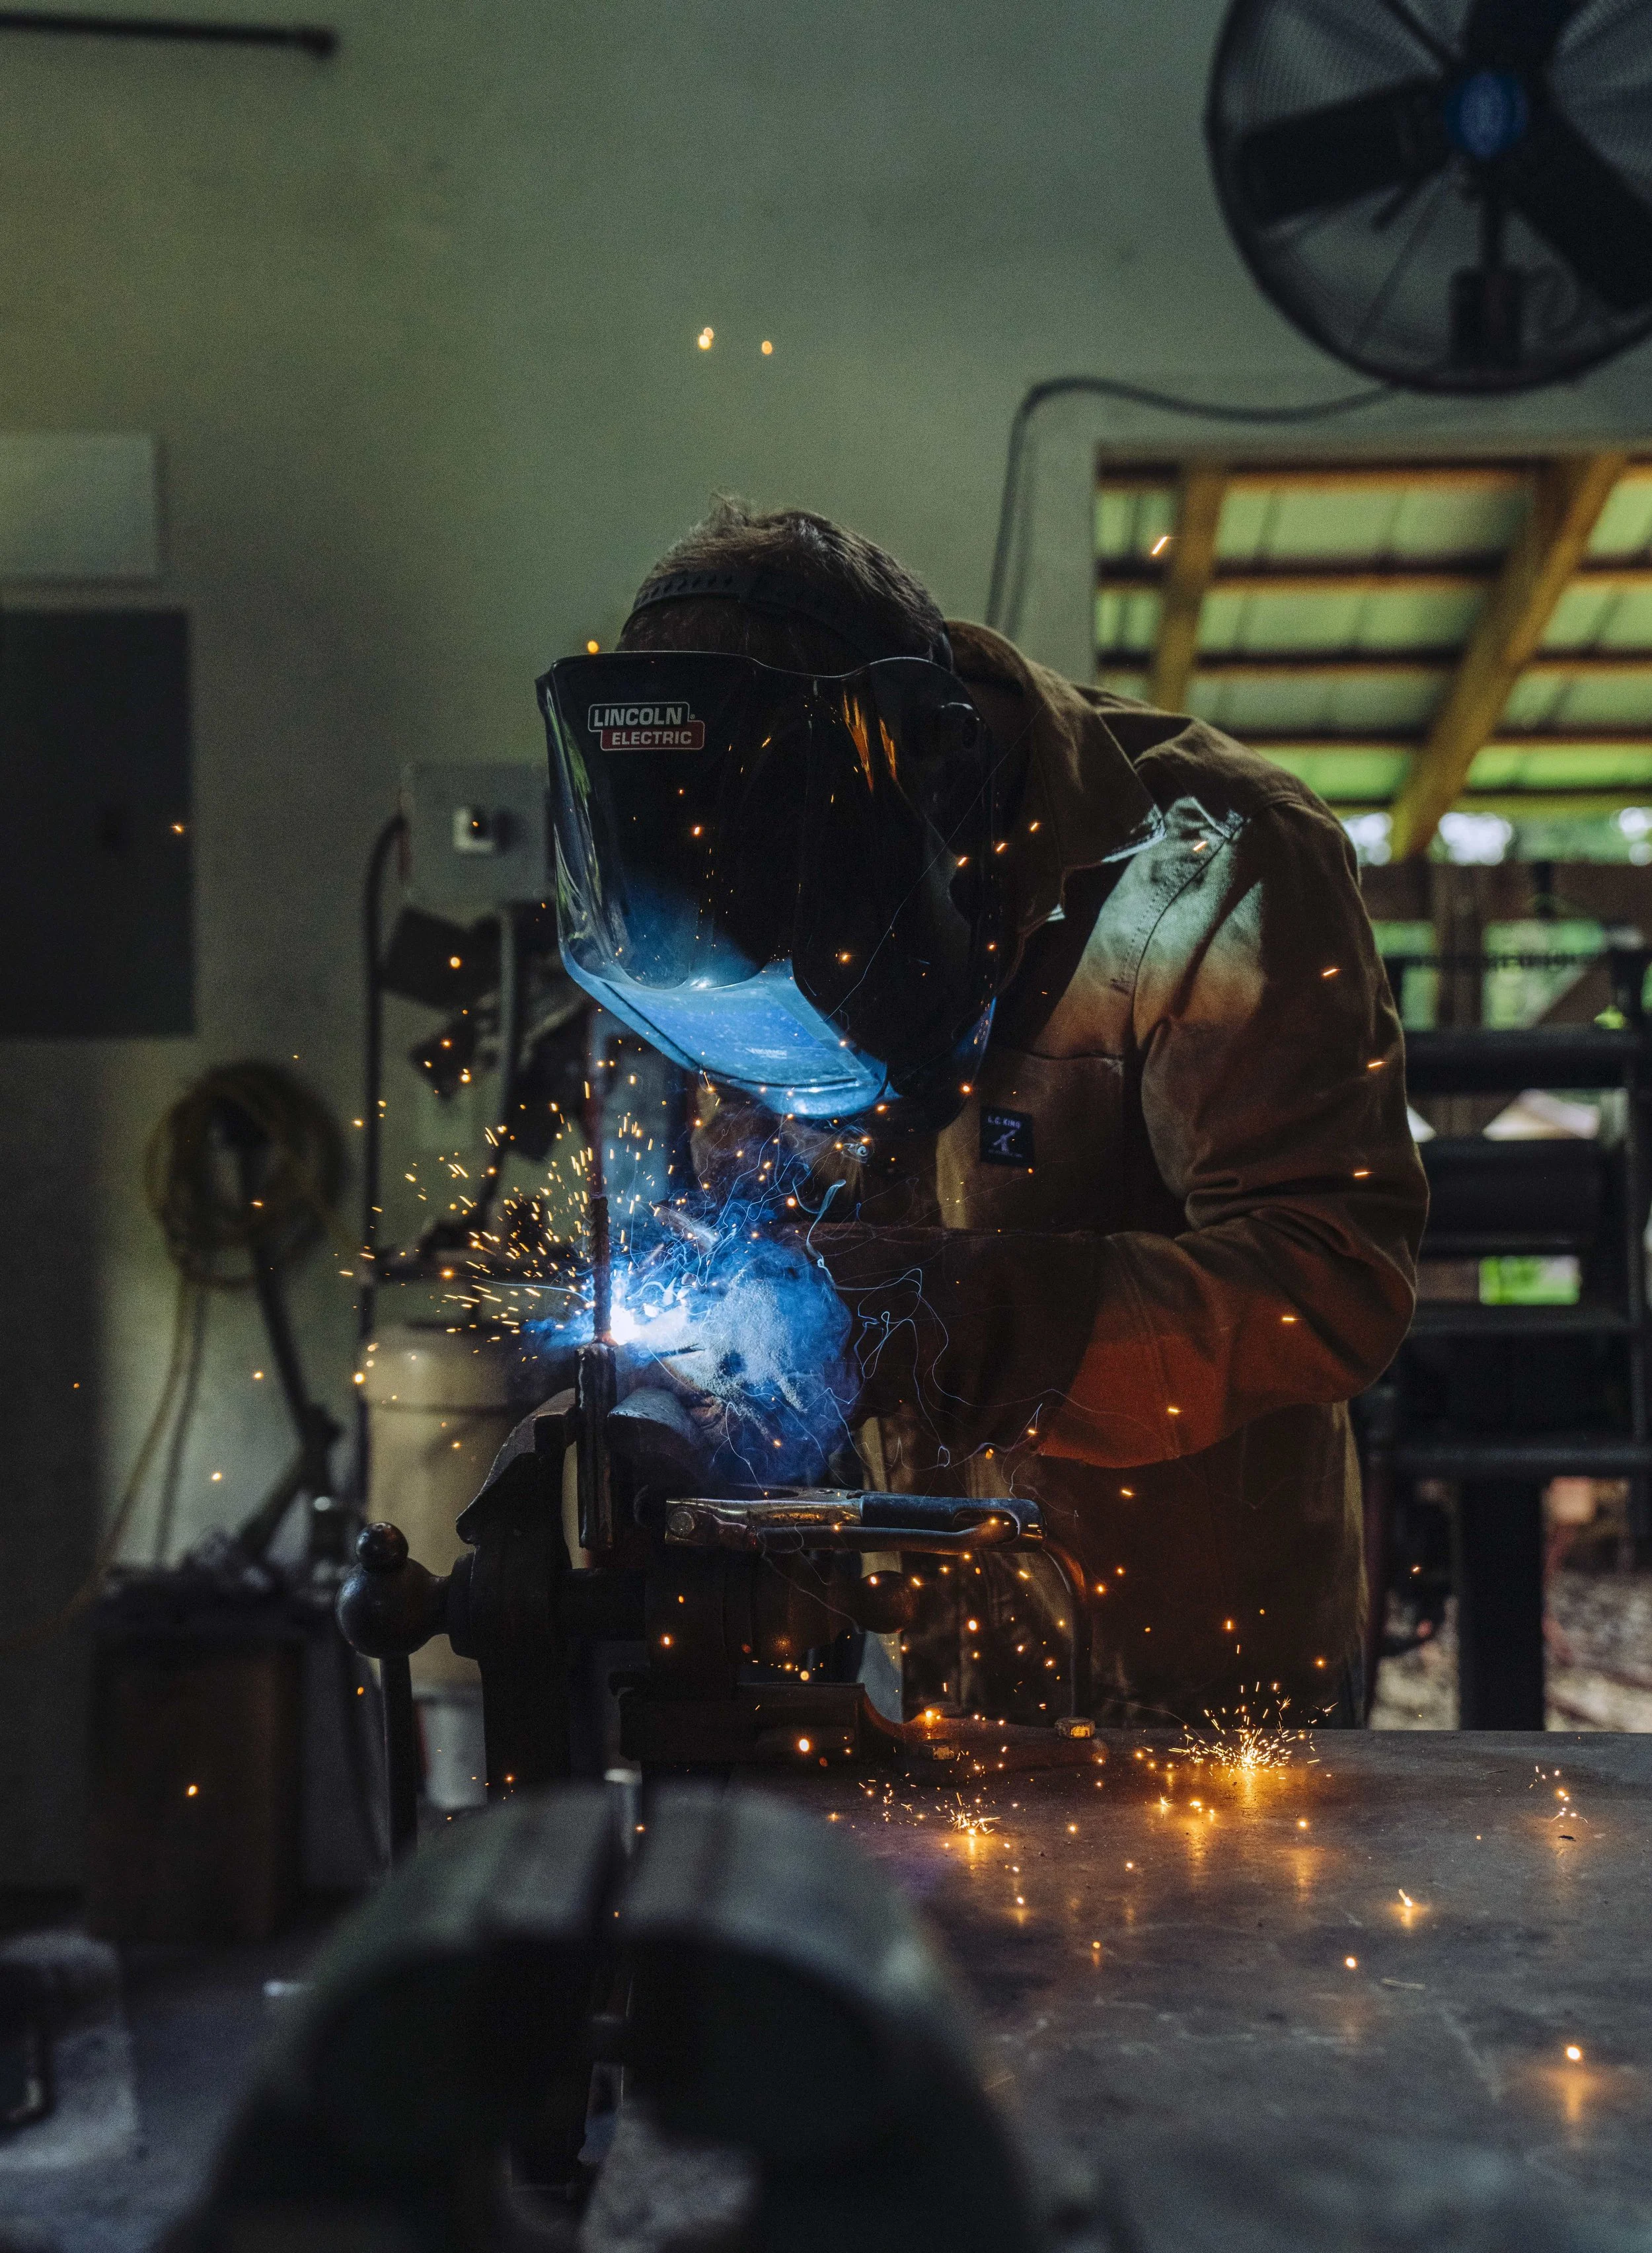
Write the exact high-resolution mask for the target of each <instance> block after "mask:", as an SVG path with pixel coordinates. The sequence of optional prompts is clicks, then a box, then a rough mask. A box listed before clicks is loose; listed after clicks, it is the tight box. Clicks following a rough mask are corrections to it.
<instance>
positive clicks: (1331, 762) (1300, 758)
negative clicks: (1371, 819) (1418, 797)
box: [1262, 751, 1406, 802]
mask: <svg viewBox="0 0 1652 2253" xmlns="http://www.w3.org/2000/svg"><path fill="white" fill-rule="evenodd" d="M1262 756H1263V757H1264V758H1266V759H1271V760H1272V763H1273V764H1274V765H1275V766H1276V767H1283V768H1284V769H1285V771H1286V773H1287V774H1293V775H1295V776H1296V778H1298V780H1299V781H1300V782H1305V783H1306V784H1307V786H1308V788H1309V789H1310V790H1316V791H1318V792H1319V794H1320V796H1321V798H1324V799H1331V800H1332V801H1333V802H1335V800H1337V799H1342V800H1343V801H1345V802H1346V801H1348V800H1349V799H1353V800H1355V801H1358V800H1360V799H1388V798H1391V797H1392V796H1393V794H1394V792H1396V791H1397V790H1398V788H1399V786H1400V785H1401V783H1402V782H1404V780H1405V767H1406V755H1405V752H1404V751H1278V752H1276V751H1264V752H1263V754H1262Z"/></svg>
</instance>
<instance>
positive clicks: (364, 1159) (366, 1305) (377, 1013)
mask: <svg viewBox="0 0 1652 2253" xmlns="http://www.w3.org/2000/svg"><path fill="white" fill-rule="evenodd" d="M407 834H408V818H407V816H406V814H405V813H393V814H392V815H391V817H390V819H389V820H388V821H387V822H386V823H385V825H384V827H383V828H382V829H381V830H380V832H379V834H378V835H377V837H375V838H374V840H373V850H372V852H371V853H369V854H368V855H367V868H366V875H365V877H364V878H363V880H362V888H361V943H362V959H363V968H364V970H365V973H366V1009H365V1012H364V1015H365V1028H364V1031H363V1036H362V1071H361V1081H362V1088H361V1142H362V1147H361V1264H360V1268H359V1273H360V1278H361V1280H360V1283H359V1287H358V1292H357V1298H356V1336H357V1337H358V1339H359V1342H360V1343H361V1344H362V1345H364V1346H365V1345H366V1343H367V1341H368V1340H369V1339H370V1338H371V1337H372V1336H373V1322H374V1320H375V1318H376V1316H377V1313H378V1298H379V1287H378V1277H377V1273H376V1271H375V1268H374V1265H373V1262H374V1260H375V1259H376V1258H377V1256H378V1251H379V1201H380V1187H381V1178H380V1177H381V1175H382V1171H383V1166H384V1110H383V1104H382V1091H383V1087H384V986H383V982H382V980H381V978H380V965H381V963H382V961H383V959H384V876H385V870H386V869H387V867H388V866H389V864H390V855H391V854H392V853H393V852H394V851H395V850H396V849H397V847H399V846H400V845H401V841H402V840H403V839H404V838H405V837H406V835H407ZM356 1391H357V1400H356V1475H355V1489H356V1497H355V1498H356V1501H357V1503H359V1505H360V1507H361V1508H362V1509H363V1510H365V1509H366V1504H367V1447H368V1441H367V1403H366V1398H365V1391H366V1388H365V1387H363V1386H360V1385H358V1387H357V1388H356Z"/></svg>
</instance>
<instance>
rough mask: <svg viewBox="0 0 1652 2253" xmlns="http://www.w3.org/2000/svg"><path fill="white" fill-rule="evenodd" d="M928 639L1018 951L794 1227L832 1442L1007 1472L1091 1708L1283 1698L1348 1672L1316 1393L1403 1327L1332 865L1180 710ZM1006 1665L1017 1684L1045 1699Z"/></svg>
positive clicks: (1347, 856) (1348, 1472) (1375, 1087)
mask: <svg viewBox="0 0 1652 2253" xmlns="http://www.w3.org/2000/svg"><path fill="white" fill-rule="evenodd" d="M951 634H952V641H953V650H954V655H955V661H956V663H957V666H958V670H959V672H960V673H962V675H963V677H964V678H965V680H966V681H967V682H968V683H969V685H970V688H971V692H972V694H973V695H974V696H975V698H976V700H977V701H978V702H979V704H980V706H981V707H982V708H983V710H984V711H985V712H986V715H987V717H988V719H989V720H990V722H992V724H993V728H994V730H995V732H996V733H997V735H998V736H999V738H1000V742H1003V743H1006V744H1011V745H1020V746H1021V748H1022V749H1023V750H1024V753H1025V756H1026V759H1027V769H1026V779H1025V783H1024V785H1023V788H1022V792H1021V799H1020V801H1019V804H1018V809H1017V812H1016V814H1015V816H1014V824H1013V827H1012V831H1011V836H1010V843H1009V847H1008V850H1007V854H1006V855H1005V861H1006V863H1007V881H1008V882H1009V885H1010V889H1011V898H1012V902H1013V906H1014V931H1015V933H1016V935H1017V936H1016V940H1015V944H1016V945H1018V946H1019V949H1020V955H1019V962H1018V966H1017V969H1016V972H1015V975H1014V980H1013V982H1012V983H1011V985H1010V986H1009V987H1008V989H1007V992H1006V993H1005V994H1004V995H1003V998H1002V1000H1001V1001H1000V1004H999V1007H998V1011H997V1015H996V1017H995V1020H994V1023H993V1033H992V1038H991V1041H990V1043H989V1045H988V1049H987V1051H986V1057H985V1058H984V1060H983V1062H982V1064H981V1065H980V1066H979V1071H978V1072H977V1075H976V1078H975V1079H974V1080H973V1082H972V1086H971V1092H970V1094H969V1096H968V1099H967V1101H966V1102H965V1107H964V1109H963V1111H962V1113H961V1114H960V1115H959V1116H958V1119H957V1120H956V1121H955V1122H954V1123H953V1124H952V1125H951V1126H948V1127H947V1128H946V1129H945V1131H944V1133H941V1134H939V1135H938V1136H935V1137H931V1138H929V1139H928V1140H923V1141H918V1142H914V1143H912V1144H910V1145H909V1146H906V1147H897V1148H896V1150H895V1151H894V1152H893V1153H889V1154H879V1155H877V1156H876V1157H875V1158H874V1160H873V1161H870V1162H869V1163H868V1165H867V1166H866V1167H865V1168H861V1169H858V1171H857V1174H856V1177H855V1178H854V1179H853V1181H852V1182H849V1183H847V1184H846V1186H847V1187H848V1188H849V1189H850V1190H851V1194H852V1195H853V1196H854V1197H855V1199H856V1200H857V1210H858V1215H859V1218H858V1221H857V1222H856V1223H854V1224H848V1225H836V1226H821V1227H819V1228H817V1229H816V1230H815V1231H814V1232H813V1236H812V1242H813V1245H814V1246H815V1249H816V1250H817V1251H819V1252H821V1253H822V1254H823V1255H824V1256H825V1258H826V1263H827V1265H828V1266H829V1267H830V1269H831V1271H832V1273H833V1279H834V1280H835V1281H836V1282H837V1283H838V1285H839V1287H840V1291H841V1292H842V1293H843V1294H844V1296H845V1297H846V1298H847V1300H848V1301H849V1303H850V1304H851V1306H852V1307H853V1308H855V1309H856V1311H857V1313H858V1314H859V1315H860V1316H861V1353H862V1358H863V1361H864V1364H865V1366H866V1368H867V1371H868V1390H867V1392H866V1395H865V1397H864V1400H863V1403H862V1412H863V1413H864V1412H868V1411H874V1410H875V1411H876V1416H875V1421H868V1423H867V1424H866V1425H865V1426H864V1428H863V1429H862V1431H861V1434H860V1443H861V1453H862V1455H863V1458H864V1459H865V1463H866V1468H867V1470H868V1475H870V1476H871V1477H872V1478H874V1479H875V1480H876V1481H878V1482H881V1483H887V1484H888V1485H889V1486H891V1487H895V1488H898V1489H906V1490H924V1491H929V1492H935V1491H941V1492H959V1493H965V1494H970V1495H976V1496H991V1495H1002V1494H1009V1493H1015V1494H1023V1495H1028V1496H1034V1497H1035V1498H1036V1499H1037V1501H1038V1502H1039V1503H1041V1505H1042V1510H1043V1514H1044V1517H1045V1518H1046V1520H1047V1522H1048V1524H1049V1529H1050V1532H1051V1534H1052V1537H1054V1538H1056V1540H1057V1541H1058V1542H1059V1543H1060V1544H1061V1545H1063V1548H1064V1549H1065V1550H1066V1551H1067V1552H1069V1553H1070V1556H1071V1557H1072V1558H1074V1559H1076V1560H1077V1565H1078V1567H1079V1569H1080V1570H1081V1571H1082V1573H1083V1575H1084V1582H1085V1593H1086V1600H1087V1602H1088V1604H1089V1607H1090V1627H1091V1639H1092V1645H1093V1670H1092V1671H1093V1685H1094V1686H1093V1690H1092V1696H1091V1704H1092V1707H1093V1710H1094V1711H1095V1712H1096V1713H1097V1714H1098V1717H1099V1718H1102V1719H1126V1718H1138V1719H1140V1718H1147V1717H1151V1716H1154V1715H1162V1716H1170V1717H1174V1718H1175V1719H1181V1720H1186V1721H1190V1722H1196V1721H1198V1719H1200V1717H1201V1716H1202V1714H1204V1713H1205V1712H1223V1711H1226V1712H1230V1713H1231V1712H1237V1709H1238V1708H1239V1707H1240V1706H1242V1705H1249V1706H1251V1709H1252V1710H1257V1709H1258V1707H1265V1708H1270V1709H1272V1710H1275V1711H1277V1710H1279V1709H1281V1708H1285V1709H1286V1718H1287V1719H1290V1718H1293V1717H1294V1718H1298V1719H1306V1718H1307V1717H1308V1716H1309V1714H1310V1713H1311V1712H1313V1711H1314V1710H1315V1709H1316V1708H1319V1707H1325V1708H1331V1707H1333V1706H1335V1705H1336V1703H1337V1701H1338V1698H1339V1693H1342V1694H1343V1695H1344V1696H1345V1694H1346V1685H1347V1683H1348V1680H1349V1675H1350V1671H1351V1670H1356V1669H1357V1663H1358V1660H1357V1654H1358V1650H1359V1647H1360V1640H1361V1633H1362V1627H1363V1610H1364V1604H1365V1587H1364V1570H1363V1541H1362V1524H1361V1517H1362V1513H1361V1506H1360V1482H1359V1471H1358V1465H1357V1461H1356V1455H1355V1451H1354V1447H1353V1442H1352V1438H1351V1434H1350V1430H1349V1415H1348V1410H1347V1407H1346V1406H1345V1405H1344V1404H1345V1403H1346V1402H1347V1401H1348V1400H1349V1398H1350V1397H1351V1396H1352V1395H1353V1394H1355V1393H1356V1392H1360V1391H1361V1390H1362V1389H1363V1387H1364V1386H1366V1385H1369V1384H1370V1382H1371V1381H1372V1379H1373V1378H1376V1377H1377V1376H1378V1375H1379V1374H1380V1373H1381V1371H1383V1369H1384V1367H1385V1366H1386V1364H1387V1363H1388V1362H1389V1360H1390V1359H1391V1357H1392V1355H1393V1354H1394V1352H1395V1350H1397V1348H1398V1345H1399V1343H1400V1341H1401V1340H1402V1339H1403V1338H1404V1336H1405V1331H1406V1328H1407V1325H1408V1323H1409V1322H1410V1319H1411V1314H1412V1302H1413V1295H1414V1282H1415V1256H1416V1252H1417V1245H1418V1238H1419V1236H1420V1234H1421V1231H1422V1225H1423V1219H1424V1214H1425V1208H1426V1190H1425V1183H1424V1177H1423V1172H1422V1168H1421V1166H1420V1164H1419V1162H1418V1157H1417V1153H1416V1148H1415V1146H1414V1143H1413V1141H1412V1135H1411V1133H1410V1129H1409V1126H1408V1124H1407V1118H1406V1107H1405V1085H1404V1076H1403V1051H1402V1044H1401V1036H1400V1029H1399V1024H1398V1019H1397V1017H1396V1015H1395V1012H1394V1008H1393V1004H1392V1001H1391V998H1390V994H1389V990H1388V986H1387V982H1386V980H1385V979H1384V973H1383V969H1382V965H1381V963H1380V961H1379V960H1378V959H1377V954H1376V952H1375V949H1374V946H1373V944H1372V938H1371V932H1370V924H1369V922H1368V920H1367V917H1366V914H1365V910H1364V908H1363V904H1362V902H1361V899H1360V893H1359V885H1358V881H1357V876H1356V868H1355V863H1354V859H1353V855H1352V854H1351V852H1350V850H1349V844H1348V841H1347V839H1346V837H1345V836H1344V834H1343V832H1342V827H1341V825H1340V824H1339V823H1338V821H1337V820H1336V818H1335V815H1334V814H1332V813H1330V811H1329V810H1328V808H1327V807H1326V806H1324V805H1323V804H1322V803H1321V801H1320V799H1317V798H1315V797H1314V794H1313V793H1312V792H1310V791H1308V790H1307V789H1306V788H1305V787H1304V786H1303V785H1302V784H1300V783H1299V782H1297V781H1296V780H1295V779H1294V778H1293V777H1292V776H1290V775H1288V774H1286V773H1285V772H1284V771H1282V770H1280V769H1279V768H1278V767H1276V766H1273V765H1272V764H1269V762H1268V761H1266V760H1265V759H1263V758H1260V757H1257V756H1255V755H1254V754H1253V753H1251V752H1249V751H1246V750H1244V749H1242V748H1241V746H1240V745H1239V744H1237V743H1234V742H1232V741H1231V740H1230V738H1229V737H1227V736H1224V735H1222V734H1221V733H1220V732H1218V730H1216V729H1214V728H1211V727H1209V726H1207V725H1206V724H1205V723H1204V722H1200V721H1194V720H1188V719H1185V718H1175V717H1169V716H1167V715H1165V714H1163V713H1161V712H1156V711H1153V710H1151V709H1149V708H1147V707H1146V706H1144V705H1140V704H1137V703H1133V702H1131V701H1127V700H1126V699H1124V698H1121V697H1117V696H1112V695H1109V694H1105V693H1102V692H1100V691H1098V690H1093V689H1084V688H1078V687H1073V686H1072V685H1071V684H1070V683H1069V682H1067V681H1065V680H1062V679H1060V678H1059V677H1058V676H1056V674H1054V673H1049V672H1048V671H1047V670H1045V669H1044V668H1043V667H1042V666H1037V665H1035V664H1032V663H1031V662H1029V661H1028V659H1026V658H1024V657H1023V656H1022V655H1021V653H1020V652H1019V651H1017V650H1016V649H1014V647H1013V646H1012V645H1010V644H1009V643H1008V642H1007V641H1005V640H1004V639H1003V638H1001V637H1000V636H999V635H997V634H995V633H993V632H991V631H988V630H987V629H986V628H985V627H981V626H973V625H964V624H960V625H955V626H953V627H952V628H951ZM845 1202H847V1200H844V1199H839V1200H837V1201H836V1202H834V1203H833V1206H832V1207H831V1209H830V1210H832V1211H833V1212H837V1211H840V1210H843V1207H844V1203H845ZM978 1608H979V1607H978ZM1046 1609H1047V1610H1048V1609H1049V1607H1048V1606H1047V1607H1046ZM994 1617H995V1618H996V1619H997V1620H998V1621H999V1622H1000V1625H1003V1623H1004V1622H1006V1621H1007V1622H1008V1625H1007V1628H1006V1629H1005V1631H1006V1632H1007V1633H1008V1634H1010V1635H1011V1636H1016V1635H1021V1634H1022V1633H1023V1632H1024V1624H1023V1625H1020V1626H1018V1625H1017V1623H1016V1622H1017V1621H1018V1619H1019V1618H1020V1615H1017V1614H1014V1612H1013V1609H1006V1608H1005V1606H1004V1605H1003V1604H1002V1603H999V1604H998V1607H997V1609H996V1611H995V1613H994ZM1045 1626H1046V1629H1049V1627H1050V1626H1051V1622H1049V1620H1048V1619H1047V1620H1046V1622H1045ZM961 1632H962V1629H960V1633H961ZM967 1640H968V1638H967V1637H965V1641H967ZM1032 1649H1033V1652H1034V1656H1035V1657H1036V1656H1037V1655H1038V1654H1039V1653H1040V1652H1043V1651H1044V1645H1043V1643H1039V1642H1037V1641H1036V1639H1034V1641H1033V1643H1032ZM1053 1650H1054V1646H1053V1645H1052V1647H1051V1651H1050V1652H1046V1653H1044V1656H1043V1657H1042V1659H1041V1660H1040V1664H1042V1665H1043V1666H1045V1667H1047V1668H1049V1669H1050V1670H1051V1671H1054V1672H1058V1671H1059V1669H1058V1667H1057V1666H1056V1660H1055V1657H1054V1656H1053ZM969 1657H970V1653H969V1651H968V1650H965V1651H964V1652H963V1654H962V1658H963V1661H964V1662H965V1666H964V1671H963V1672H962V1673H961V1674H960V1676H959V1678H958V1680H957V1681H956V1682H954V1683H952V1684H950V1685H948V1687H949V1691H950V1694H951V1697H952V1698H953V1700H954V1702H957V1703H959V1704H962V1705H965V1707H966V1708H967V1707H969V1706H970V1705H972V1702H973V1698H972V1681H971V1678H970V1676H969V1673H968V1668H967V1662H968V1660H969ZM1026 1663H1028V1664H1030V1661H1028V1662H1026ZM1039 1679H1042V1678H1035V1679H1034V1681H1033V1683H1032V1685H1031V1686H1030V1687H1029V1689H1028V1697H1027V1698H1024V1699H1023V1700H1022V1705H1023V1708H1024V1709H1025V1710H1027V1711H1028V1712H1031V1711H1033V1710H1035V1709H1036V1710H1038V1711H1042V1710H1043V1709H1044V1707H1045V1705H1046V1704H1048V1705H1049V1709H1050V1711H1051V1713H1052V1716H1053V1713H1054V1712H1056V1711H1059V1710H1060V1706H1059V1705H1058V1704H1057V1703H1056V1695H1057V1693H1056V1690H1055V1689H1054V1687H1053V1685H1051V1684H1050V1683H1049V1682H1048V1681H1045V1682H1044V1683H1043V1688H1044V1691H1045V1696H1044V1697H1042V1698H1033V1697H1032V1695H1031V1690H1032V1688H1035V1687H1036V1686H1037V1682H1038V1680H1039ZM1258 1684H1259V1685H1261V1690H1260V1692H1259V1693H1258V1691H1257V1688H1256V1685H1258ZM983 1694H984V1693H983Z"/></svg>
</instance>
